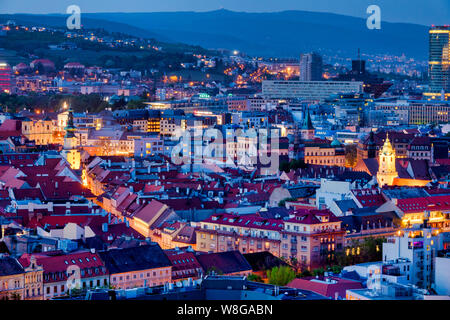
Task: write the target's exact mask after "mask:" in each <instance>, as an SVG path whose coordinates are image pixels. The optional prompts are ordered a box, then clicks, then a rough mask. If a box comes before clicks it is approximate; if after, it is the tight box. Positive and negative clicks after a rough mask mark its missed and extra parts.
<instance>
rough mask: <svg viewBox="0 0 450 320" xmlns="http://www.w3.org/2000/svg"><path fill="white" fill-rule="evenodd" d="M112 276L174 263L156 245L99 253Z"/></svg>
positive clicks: (168, 265)
mask: <svg viewBox="0 0 450 320" xmlns="http://www.w3.org/2000/svg"><path fill="white" fill-rule="evenodd" d="M99 254H100V256H101V258H102V260H103V261H104V262H105V265H106V268H107V269H108V270H109V272H110V273H111V274H114V273H124V272H131V271H139V270H148V269H155V268H163V267H170V266H171V265H172V263H171V262H170V260H169V258H168V257H167V256H166V254H165V253H164V251H163V250H162V249H161V248H160V246H159V245H158V244H156V243H154V244H149V245H142V246H138V247H133V248H124V249H111V250H108V251H105V252H100V253H99Z"/></svg>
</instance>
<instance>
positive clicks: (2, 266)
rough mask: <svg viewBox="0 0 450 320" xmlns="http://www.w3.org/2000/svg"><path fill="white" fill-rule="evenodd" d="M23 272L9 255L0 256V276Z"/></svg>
mask: <svg viewBox="0 0 450 320" xmlns="http://www.w3.org/2000/svg"><path fill="white" fill-rule="evenodd" d="M21 273H24V271H23V267H22V266H21V265H20V263H19V262H18V261H17V260H16V259H14V258H11V257H3V258H0V277H4V276H11V275H15V274H21Z"/></svg>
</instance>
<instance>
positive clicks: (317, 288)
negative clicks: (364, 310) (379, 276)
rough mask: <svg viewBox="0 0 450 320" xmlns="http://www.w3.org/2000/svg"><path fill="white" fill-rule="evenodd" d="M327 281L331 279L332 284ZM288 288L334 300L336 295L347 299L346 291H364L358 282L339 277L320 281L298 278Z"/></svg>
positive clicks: (322, 278) (321, 278)
mask: <svg viewBox="0 0 450 320" xmlns="http://www.w3.org/2000/svg"><path fill="white" fill-rule="evenodd" d="M326 279H330V280H331V282H329V283H327V282H324V280H326ZM317 280H319V281H317ZM287 286H288V287H290V288H296V289H302V290H308V291H312V292H315V293H318V294H320V295H322V296H325V297H330V298H333V299H334V298H335V295H336V293H338V295H339V296H340V297H341V298H345V296H346V290H348V289H362V287H363V286H362V284H361V283H360V282H358V281H352V280H347V279H341V278H338V277H327V278H324V277H320V278H319V279H315V278H302V279H300V278H297V279H294V280H292V281H291V282H290V283H289V284H288V285H287Z"/></svg>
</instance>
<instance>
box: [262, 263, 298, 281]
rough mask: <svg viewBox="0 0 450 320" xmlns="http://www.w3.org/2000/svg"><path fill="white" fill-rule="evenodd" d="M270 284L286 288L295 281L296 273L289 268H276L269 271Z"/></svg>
mask: <svg viewBox="0 0 450 320" xmlns="http://www.w3.org/2000/svg"><path fill="white" fill-rule="evenodd" d="M267 277H268V278H269V283H270V284H274V285H277V286H285V285H287V284H288V283H289V282H291V281H292V280H294V279H295V272H294V270H292V269H291V268H290V267H288V266H280V267H274V268H272V269H271V270H269V271H267Z"/></svg>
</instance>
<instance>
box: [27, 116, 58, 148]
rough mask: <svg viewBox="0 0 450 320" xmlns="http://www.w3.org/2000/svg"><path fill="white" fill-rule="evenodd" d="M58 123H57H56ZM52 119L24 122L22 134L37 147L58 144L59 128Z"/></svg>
mask: <svg viewBox="0 0 450 320" xmlns="http://www.w3.org/2000/svg"><path fill="white" fill-rule="evenodd" d="M55 122H56V121H55ZM55 122H54V121H52V120H51V119H50V118H44V119H42V120H30V119H29V120H23V121H22V134H23V135H24V136H25V137H27V138H28V139H29V140H32V141H34V142H35V144H36V145H48V144H54V143H58V142H59V139H58V135H57V133H58V132H57V131H58V130H57V126H56V125H55Z"/></svg>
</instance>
